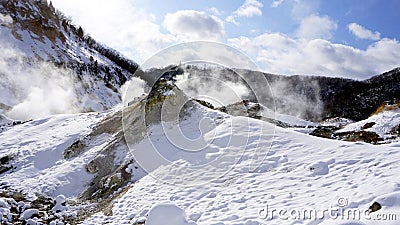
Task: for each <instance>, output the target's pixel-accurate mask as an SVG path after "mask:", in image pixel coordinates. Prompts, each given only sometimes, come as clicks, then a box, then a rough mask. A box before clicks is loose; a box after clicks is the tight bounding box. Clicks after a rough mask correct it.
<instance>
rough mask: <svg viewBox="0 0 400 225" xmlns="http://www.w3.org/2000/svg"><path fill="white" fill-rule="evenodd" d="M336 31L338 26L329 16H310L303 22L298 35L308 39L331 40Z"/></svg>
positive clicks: (297, 32)
mask: <svg viewBox="0 0 400 225" xmlns="http://www.w3.org/2000/svg"><path fill="white" fill-rule="evenodd" d="M336 29H337V24H336V23H335V22H334V21H332V20H331V19H330V18H329V17H328V16H318V15H310V16H307V17H305V18H303V19H302V20H301V22H300V26H299V28H298V29H297V31H296V35H297V37H299V38H306V39H314V38H323V39H331V38H332V32H333V31H335V30H336Z"/></svg>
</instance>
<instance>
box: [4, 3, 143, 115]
mask: <svg viewBox="0 0 400 225" xmlns="http://www.w3.org/2000/svg"><path fill="white" fill-rule="evenodd" d="M0 42H1V43H2V44H1V45H0V51H1V52H2V54H1V55H0V78H1V79H0V87H1V90H2V91H1V92H0V110H1V111H2V112H1V113H2V114H3V115H6V116H8V117H10V118H11V119H14V120H29V119H34V118H41V117H43V116H46V115H52V114H57V113H77V112H87V111H102V110H106V109H109V108H111V107H113V106H115V105H117V104H118V103H120V102H121V96H120V93H119V89H120V86H121V85H123V84H124V83H125V82H126V80H127V79H129V78H130V77H132V75H133V73H134V72H135V70H136V68H137V65H136V64H135V63H134V62H132V61H131V60H128V59H125V58H123V57H122V56H121V55H120V54H119V53H117V52H116V51H114V50H112V49H109V48H107V47H104V46H103V45H101V44H99V43H97V42H96V41H94V40H93V39H92V38H91V37H90V36H89V35H87V34H85V33H84V31H83V29H82V28H81V27H79V26H76V25H74V24H72V22H71V21H70V20H69V19H67V18H66V17H65V16H64V15H62V13H60V12H58V11H57V10H56V9H54V7H52V5H51V4H50V5H49V4H48V3H47V1H35V0H27V1H20V0H10V1H2V2H1V3H0ZM28 111H29V113H26V112H28Z"/></svg>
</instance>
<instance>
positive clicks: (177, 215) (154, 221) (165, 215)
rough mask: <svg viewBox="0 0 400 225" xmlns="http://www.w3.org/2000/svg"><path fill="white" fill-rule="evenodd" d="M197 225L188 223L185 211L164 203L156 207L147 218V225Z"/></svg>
mask: <svg viewBox="0 0 400 225" xmlns="http://www.w3.org/2000/svg"><path fill="white" fill-rule="evenodd" d="M160 224H163V225H196V223H195V222H193V221H191V222H188V221H187V219H186V215H185V211H183V210H182V209H181V208H179V207H178V206H176V205H174V204H172V203H162V204H158V205H156V206H154V207H153V208H152V209H151V210H150V212H149V216H148V217H147V220H146V223H145V225H160Z"/></svg>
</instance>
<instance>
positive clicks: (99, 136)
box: [0, 105, 400, 225]
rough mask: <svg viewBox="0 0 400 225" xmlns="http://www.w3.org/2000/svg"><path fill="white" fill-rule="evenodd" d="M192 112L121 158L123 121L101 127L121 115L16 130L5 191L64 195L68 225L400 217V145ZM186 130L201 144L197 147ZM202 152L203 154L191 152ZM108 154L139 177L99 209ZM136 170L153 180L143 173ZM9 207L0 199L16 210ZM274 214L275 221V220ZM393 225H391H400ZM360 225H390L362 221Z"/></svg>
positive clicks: (8, 150) (156, 129)
mask: <svg viewBox="0 0 400 225" xmlns="http://www.w3.org/2000/svg"><path fill="white" fill-rule="evenodd" d="M133 108H135V106H134V107H133ZM191 110H192V111H191V113H190V114H189V115H187V116H186V117H184V118H183V119H182V120H180V121H166V122H163V123H153V124H152V125H151V126H150V127H148V130H147V134H148V135H149V136H147V138H144V139H142V140H140V141H139V142H137V143H135V144H133V148H131V151H130V152H127V150H126V149H124V148H126V147H123V146H120V147H118V145H115V146H114V147H113V148H112V149H114V150H113V151H112V152H107V151H104V149H107V148H109V146H113V145H111V143H113V142H114V141H113V140H114V139H115V135H114V134H113V133H112V132H108V131H107V130H113V128H110V126H111V124H114V125H115V126H116V127H117V128H118V126H121V125H118V121H120V120H118V117H116V120H115V119H114V120H111V124H110V123H108V125H107V124H106V125H107V126H105V127H101V126H100V128H101V129H107V130H103V131H102V132H100V130H99V129H98V127H99V124H102V123H104V121H107V118H110V116H111V118H113V117H115V115H118V112H117V111H114V112H106V113H89V114H75V115H59V116H51V117H47V118H44V119H40V120H34V121H31V122H28V123H24V124H20V125H16V126H13V127H10V128H9V129H7V130H6V131H4V132H2V133H0V140H1V142H0V156H1V157H3V156H4V155H14V158H13V160H12V165H13V167H14V168H13V169H11V170H9V171H7V172H4V173H1V174H0V179H1V185H0V189H2V190H10V189H9V188H12V189H13V190H17V191H18V190H20V191H22V193H23V194H24V195H26V196H27V197H28V199H34V198H35V197H37V194H45V195H47V196H50V197H52V198H55V197H57V198H60V196H59V195H60V194H62V195H64V196H66V197H67V198H68V203H67V206H66V207H65V208H64V209H63V213H64V214H63V215H75V217H74V216H73V217H72V218H70V217H68V216H65V217H66V218H69V219H71V220H72V221H74V222H73V223H78V224H104V223H107V224H135V223H137V224H140V223H142V222H144V221H146V220H148V221H149V222H148V224H150V225H154V224H157V221H160V217H157V215H161V218H162V219H164V220H165V222H164V223H162V224H175V225H178V224H179V225H180V224H185V225H187V224H207V225H208V224H226V225H228V224H298V223H300V224H319V223H322V222H324V223H327V224H339V223H340V222H344V221H343V220H332V219H331V220H329V215H326V217H325V218H324V219H318V220H312V219H304V218H300V219H299V220H297V219H296V220H294V219H286V220H284V219H283V218H282V217H279V215H277V214H276V210H281V209H285V210H319V212H322V211H323V210H324V209H326V208H328V207H330V206H331V207H339V208H340V209H342V210H344V211H343V215H344V213H346V212H347V211H346V210H350V209H351V210H355V209H359V210H360V211H363V210H366V209H368V208H369V207H370V206H371V205H372V203H373V202H375V201H376V202H379V203H380V204H381V205H382V209H380V210H379V211H377V212H374V213H372V214H370V216H371V218H375V216H377V215H392V214H389V213H393V212H395V213H396V212H398V209H399V207H400V205H399V201H398V200H396V199H399V198H400V194H399V193H400V183H399V182H398V179H397V177H398V171H397V168H398V167H399V166H400V165H399V164H400V151H399V148H400V145H398V144H395V143H393V144H387V145H380V146H374V145H370V144H366V143H360V142H356V143H349V142H343V141H337V140H328V139H322V138H318V137H313V136H309V135H305V134H301V133H298V132H295V131H291V130H288V129H283V128H279V127H275V126H274V125H272V124H270V123H267V122H264V121H261V120H256V119H251V118H248V117H241V116H230V115H228V114H225V113H222V112H220V111H216V110H212V109H209V108H206V107H203V106H200V105H196V106H195V107H194V108H192V109H191ZM114 125H113V126H114ZM113 126H111V127H113ZM177 129H180V130H181V131H182V133H181V134H184V136H185V137H187V138H189V139H190V140H192V141H191V142H190V143H191V144H190V146H187V144H188V143H187V142H185V141H184V139H182V136H180V135H179V132H177ZM117 133H118V132H117ZM82 137H86V139H84V140H86V142H85V143H86V144H87V146H86V147H85V148H84V150H83V151H82V152H80V153H79V154H77V155H75V156H73V157H67V158H66V157H65V149H67V148H68V146H73V145H74V144H73V143H74V142H76V140H82ZM185 146H186V147H185ZM188 147H189V148H188ZM194 147H196V149H198V150H196V151H191V150H190V149H194ZM185 148H186V149H188V150H186V151H185V150H183V149H185ZM106 154H109V155H113V158H112V160H114V163H115V164H116V165H119V164H121V162H123V161H127V160H128V161H129V159H131V157H132V155H133V157H134V159H135V160H136V161H137V163H132V164H128V166H127V167H126V169H125V170H126V171H129V172H131V173H132V174H133V178H134V179H133V180H132V181H133V183H130V182H128V183H126V184H124V185H126V186H125V187H123V188H121V189H118V190H117V191H116V193H115V195H112V196H113V197H112V198H111V200H106V199H105V200H106V201H105V202H102V201H101V200H100V198H98V200H99V201H98V203H96V202H97V201H94V202H92V203H91V204H88V202H87V201H85V198H82V194H83V193H87V190H86V189H88V188H89V189H90V187H91V185H93V184H91V182H94V181H95V180H96V173H89V172H88V165H90V162H91V161H93V160H94V159H95V158H98V157H100V158H101V157H103V158H104V157H107V155H106ZM160 156H162V157H163V158H161V157H160ZM100 162H101V161H100ZM104 166H106V164H104ZM137 166H141V167H142V168H143V169H144V170H146V171H147V172H149V173H150V174H149V175H145V174H143V171H141V170H137V171H135V168H136V167H137ZM124 168H125V167H124ZM99 169H100V170H101V168H99ZM118 171H120V170H118ZM113 174H114V175H113ZM118 174H119V176H122V175H121V174H120V173H111V175H107V174H106V175H104V177H105V178H107V179H106V180H105V181H107V182H108V183H110V182H112V180H113V179H115V177H118ZM102 180H104V179H102ZM100 187H103V186H100ZM103 188H104V187H103ZM114 190H115V189H114ZM94 194H96V193H94ZM100 196H101V195H100ZM7 199H8V198H0V200H2V201H6V203H7V201H8V203H7V204H11V203H10V201H11V200H7ZM71 201H72V202H75V203H74V204H73V205H71ZM338 201H340V202H338ZM93 204H95V205H94V206H93ZM97 204H98V205H97ZM340 206H342V207H340ZM93 207H94V208H98V209H96V210H93ZM153 207H154V208H153ZM267 207H268V212H269V214H268V215H266V214H265V212H267V210H266V209H267ZM0 208H1V209H2V210H6V209H7V207H5V206H0ZM31 209H32V210H34V208H31ZM151 209H152V211H151V212H153V213H151V212H150V210H151ZM180 209H182V210H184V211H182V210H180ZM273 209H275V214H274V217H273V218H271V217H268V216H270V215H271V213H272V210H273ZM396 210H397V211H396ZM0 211H1V210H0ZM6 211H7V210H6ZM25 211H26V210H25ZM29 212H30V211H29ZM32 212H34V211H32ZM82 212H86V213H82ZM90 212H91V213H90ZM27 213H28V212H27ZM165 213H166V214H167V215H165V216H166V217H163V216H162V215H164V214H165ZM385 213H386V214H385ZM21 215H22V214H21ZM77 215H78V216H77ZM148 215H150V217H149V218H148ZM152 215H153V216H152ZM27 217H29V216H27ZM57 218H59V217H57ZM74 218H75V219H74ZM173 221H178V222H173ZM391 222H392V223H386V224H396V221H391ZM397 222H398V221H397ZM356 224H357V223H356ZM359 224H383V223H381V222H379V223H377V222H376V221H373V220H368V219H367V218H366V217H363V219H362V222H360V223H359Z"/></svg>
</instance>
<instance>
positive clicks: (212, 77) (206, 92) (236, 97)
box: [176, 66, 250, 107]
mask: <svg viewBox="0 0 400 225" xmlns="http://www.w3.org/2000/svg"><path fill="white" fill-rule="evenodd" d="M227 75H230V76H231V77H230V79H226V76H227ZM235 77H239V76H238V75H235V74H234V72H233V71H228V70H226V69H223V68H217V67H213V66H211V67H208V68H204V70H202V69H199V68H198V67H192V69H187V71H186V72H185V73H184V74H183V75H180V76H177V82H176V85H177V86H178V87H179V88H180V89H181V90H182V91H184V92H185V94H187V95H188V96H190V97H193V98H197V99H200V100H204V101H207V102H209V103H211V104H212V105H213V106H215V107H220V106H224V105H229V104H233V103H237V102H239V101H241V100H242V99H244V98H246V96H248V95H249V93H250V90H249V89H248V87H246V86H245V85H244V84H243V83H241V82H235V80H237V78H236V79H235Z"/></svg>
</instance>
